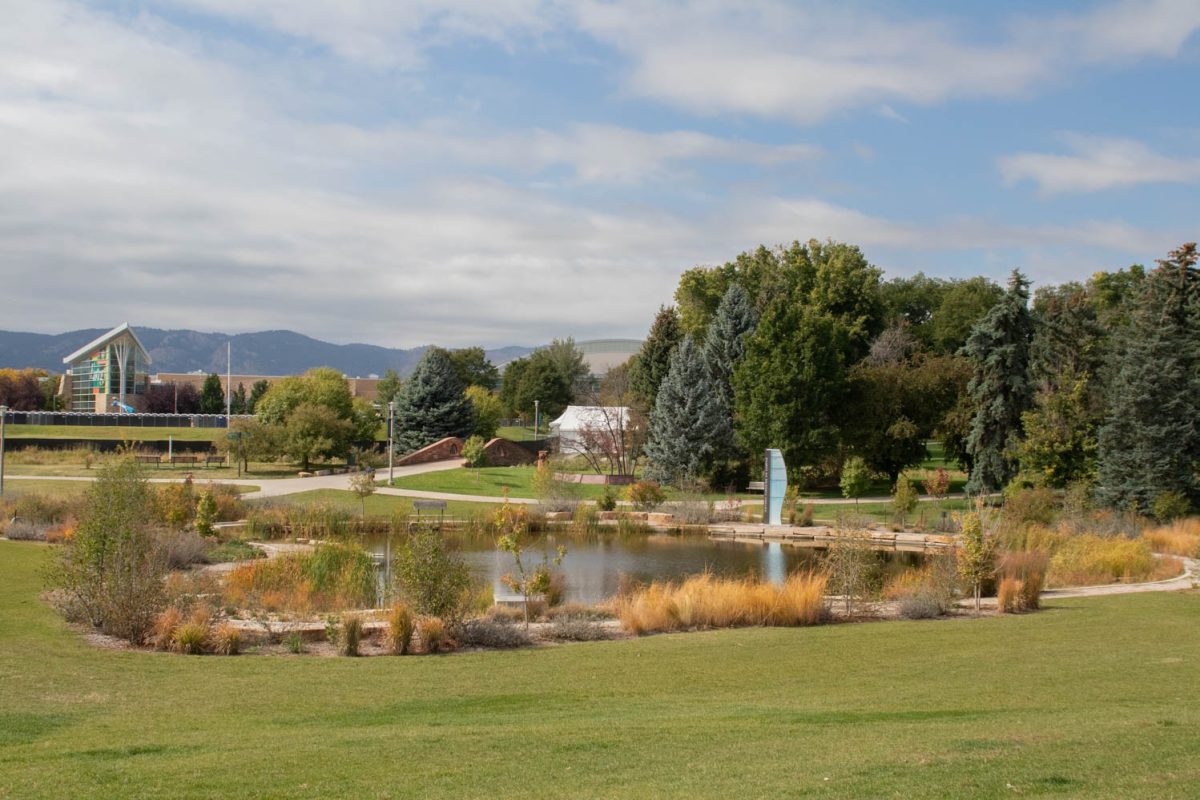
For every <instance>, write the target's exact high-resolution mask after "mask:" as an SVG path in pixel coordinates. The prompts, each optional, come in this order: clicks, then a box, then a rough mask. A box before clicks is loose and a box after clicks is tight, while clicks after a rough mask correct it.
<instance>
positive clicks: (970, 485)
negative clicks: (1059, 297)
mask: <svg viewBox="0 0 1200 800" xmlns="http://www.w3.org/2000/svg"><path fill="white" fill-rule="evenodd" d="M1032 335H1033V325H1032V322H1031V318H1030V314H1029V281H1028V280H1026V278H1025V276H1024V275H1022V274H1021V273H1020V272H1019V271H1017V270H1013V273H1012V277H1011V278H1009V281H1008V291H1007V292H1005V295H1004V299H1002V300H1001V301H1000V302H999V303H997V304H996V305H994V306H993V307H992V309H991V310H990V311H988V313H987V315H986V316H984V318H983V319H981V320H980V321H979V322H978V323H976V325H975V327H974V328H973V329H972V330H971V335H970V336H969V337H968V338H967V343H966V345H964V346H963V354H964V355H966V356H967V358H969V359H970V360H971V362H972V364H973V366H974V375H973V376H972V377H971V383H970V384H969V385H968V387H967V392H968V393H969V394H970V395H971V399H972V401H973V404H974V406H975V418H974V419H973V420H972V422H971V432H970V433H969V434H968V436H967V450H968V451H969V452H970V454H971V461H972V469H971V479H970V481H968V482H967V490H968V491H971V492H985V491H995V490H997V489H1000V488H1002V487H1003V486H1004V485H1005V484H1007V483H1008V482H1009V481H1010V480H1012V479H1013V477H1014V476H1015V475H1016V474H1017V459H1016V450H1017V447H1018V445H1019V444H1020V440H1021V414H1023V413H1024V412H1025V411H1028V410H1029V408H1030V407H1031V406H1032V404H1033V387H1032V385H1031V383H1030V380H1029V344H1030V340H1031V338H1032Z"/></svg>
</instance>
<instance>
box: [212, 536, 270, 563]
mask: <svg viewBox="0 0 1200 800" xmlns="http://www.w3.org/2000/svg"><path fill="white" fill-rule="evenodd" d="M266 555H267V554H266V553H264V552H263V551H262V550H260V549H259V548H257V547H255V546H254V545H252V544H250V543H248V542H246V541H243V540H242V539H230V540H229V541H227V542H221V543H220V544H215V545H210V546H209V548H208V552H206V553H205V556H204V557H205V558H206V559H207V560H208V563H210V564H223V563H228V562H230V561H253V560H254V559H256V558H266Z"/></svg>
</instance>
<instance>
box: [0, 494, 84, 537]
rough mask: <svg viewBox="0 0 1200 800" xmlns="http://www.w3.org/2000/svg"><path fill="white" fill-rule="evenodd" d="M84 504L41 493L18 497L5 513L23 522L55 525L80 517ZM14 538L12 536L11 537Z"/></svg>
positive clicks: (73, 499) (75, 500)
mask: <svg viewBox="0 0 1200 800" xmlns="http://www.w3.org/2000/svg"><path fill="white" fill-rule="evenodd" d="M81 505H82V503H81V502H80V501H79V500H78V499H75V498H70V499H68V498H62V497H54V496H51V495H47V494H42V493H40V492H29V493H26V494H20V495H17V497H16V499H14V500H13V501H12V503H11V504H9V505H8V506H7V508H8V510H7V512H5V513H6V514H7V516H9V517H15V518H16V519H17V520H18V521H21V522H33V523H37V524H42V525H53V524H57V523H62V522H66V521H67V520H69V519H70V518H71V517H75V516H78V515H79V512H80V510H81ZM9 538H10V539H11V538H12V537H11V536H10V537H9Z"/></svg>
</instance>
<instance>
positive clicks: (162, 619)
mask: <svg viewBox="0 0 1200 800" xmlns="http://www.w3.org/2000/svg"><path fill="white" fill-rule="evenodd" d="M182 624H183V614H182V612H180V610H179V609H178V608H176V607H175V606H169V607H168V608H165V609H163V610H162V611H161V612H159V613H158V615H157V616H155V618H154V625H153V627H152V628H151V629H150V640H149V641H150V644H151V645H152V646H153V647H154V649H155V650H170V649H171V648H172V647H173V646H174V644H175V631H176V630H177V629H178V628H179V626H180V625H182Z"/></svg>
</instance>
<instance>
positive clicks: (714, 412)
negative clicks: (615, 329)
mask: <svg viewBox="0 0 1200 800" xmlns="http://www.w3.org/2000/svg"><path fill="white" fill-rule="evenodd" d="M728 425H729V420H728V417H727V415H726V413H725V409H724V407H723V406H722V403H721V400H720V394H719V392H718V391H717V390H716V387H714V385H713V379H712V376H711V375H710V373H709V371H708V367H707V365H706V364H705V363H704V354H703V352H702V350H701V348H700V347H699V346H697V345H696V344H695V343H694V342H693V341H692V337H691V336H685V337H684V338H683V341H682V342H680V343H679V346H678V347H677V348H676V349H675V353H674V355H672V356H671V364H670V367H669V369H668V371H667V376H666V377H665V378H664V379H663V382H662V385H660V386H659V389H658V397H657V400H656V401H655V404H654V410H653V411H652V412H651V414H650V440H649V441H648V442H647V443H646V450H645V452H646V456H647V457H648V458H649V459H650V467H649V468H648V469H647V473H646V474H647V475H648V476H650V477H651V478H654V479H655V480H658V481H661V482H663V483H678V482H681V481H685V480H688V479H691V478H695V477H696V476H697V475H698V474H699V472H700V470H701V469H702V468H703V467H704V465H705V462H706V461H707V460H708V459H709V458H711V457H712V456H713V455H714V452H715V450H716V443H717V442H721V441H726V440H727V439H728V435H729V433H728Z"/></svg>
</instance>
